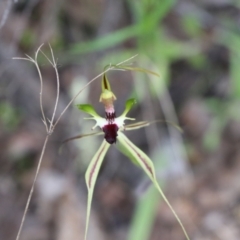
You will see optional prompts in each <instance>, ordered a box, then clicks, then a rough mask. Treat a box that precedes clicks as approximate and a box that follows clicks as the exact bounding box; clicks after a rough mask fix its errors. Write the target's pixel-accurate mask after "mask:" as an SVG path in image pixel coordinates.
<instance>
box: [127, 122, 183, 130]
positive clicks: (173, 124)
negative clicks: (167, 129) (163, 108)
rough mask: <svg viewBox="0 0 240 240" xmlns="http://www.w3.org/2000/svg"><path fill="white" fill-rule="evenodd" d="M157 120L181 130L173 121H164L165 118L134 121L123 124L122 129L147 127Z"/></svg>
mask: <svg viewBox="0 0 240 240" xmlns="http://www.w3.org/2000/svg"><path fill="white" fill-rule="evenodd" d="M159 122H161V123H166V124H169V125H171V126H172V127H174V128H176V129H177V130H178V131H179V132H181V133H182V132H183V130H182V128H181V127H179V126H178V125H176V124H175V123H172V122H169V121H165V120H155V121H141V122H136V123H132V124H128V125H125V126H124V130H127V131H131V130H136V129H139V128H143V127H148V126H149V125H151V124H153V123H159Z"/></svg>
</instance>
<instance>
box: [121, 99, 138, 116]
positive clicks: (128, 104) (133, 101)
mask: <svg viewBox="0 0 240 240" xmlns="http://www.w3.org/2000/svg"><path fill="white" fill-rule="evenodd" d="M136 103H137V101H136V99H135V98H131V99H128V100H127V102H126V104H125V110H124V112H123V113H122V115H121V116H126V115H127V113H128V112H129V111H130V110H131V108H132V106H133V105H134V104H136Z"/></svg>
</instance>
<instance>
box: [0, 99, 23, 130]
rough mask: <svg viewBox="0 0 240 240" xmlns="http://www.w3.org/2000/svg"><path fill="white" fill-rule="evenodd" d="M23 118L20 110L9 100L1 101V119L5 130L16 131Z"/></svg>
mask: <svg viewBox="0 0 240 240" xmlns="http://www.w3.org/2000/svg"><path fill="white" fill-rule="evenodd" d="M20 120H21V115H20V112H19V111H18V110H17V109H16V108H15V107H14V106H12V105H11V104H10V103H9V102H4V101H3V102H1V103H0V121H1V123H2V124H3V128H4V131H14V130H15V129H16V127H17V126H18V124H19V122H20Z"/></svg>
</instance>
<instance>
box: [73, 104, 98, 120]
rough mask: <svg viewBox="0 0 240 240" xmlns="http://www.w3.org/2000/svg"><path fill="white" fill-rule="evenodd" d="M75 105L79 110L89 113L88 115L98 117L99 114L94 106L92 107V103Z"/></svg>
mask: <svg viewBox="0 0 240 240" xmlns="http://www.w3.org/2000/svg"><path fill="white" fill-rule="evenodd" d="M76 106H77V108H78V109H79V110H81V111H83V112H86V113H88V114H90V115H91V116H93V117H100V116H99V115H98V114H97V113H96V111H95V109H94V107H93V106H92V105H90V104H77V105H76Z"/></svg>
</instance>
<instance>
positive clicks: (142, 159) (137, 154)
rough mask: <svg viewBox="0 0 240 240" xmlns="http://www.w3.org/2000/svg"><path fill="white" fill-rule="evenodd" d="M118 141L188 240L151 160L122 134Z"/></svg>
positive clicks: (119, 134) (188, 239)
mask: <svg viewBox="0 0 240 240" xmlns="http://www.w3.org/2000/svg"><path fill="white" fill-rule="evenodd" d="M118 141H119V142H120V143H121V144H122V145H125V147H126V148H127V150H128V151H129V153H130V154H131V155H132V157H134V158H135V161H136V162H138V164H139V165H140V167H141V168H142V169H143V171H144V172H145V173H146V174H147V176H148V177H149V178H150V180H151V181H152V183H153V184H154V186H155V187H156V189H157V190H158V192H159V193H160V195H161V196H162V198H163V200H164V201H165V202H166V204H167V205H168V207H169V208H170V210H171V211H172V213H173V215H174V217H175V218H176V220H177V221H178V223H179V225H180V226H181V228H182V230H183V233H184V235H185V237H186V239H187V240H190V238H189V236H188V234H187V231H186V230H185V228H184V226H183V224H182V222H181V220H180V218H179V217H178V215H177V213H176V212H175V210H174V209H173V207H172V205H171V204H170V202H169V201H168V199H167V197H166V196H165V194H164V193H163V191H162V189H161V187H160V186H159V184H158V181H157V178H156V175H155V168H154V165H153V163H152V161H151V159H150V158H149V157H148V156H147V155H146V154H145V153H144V152H143V151H142V150H141V149H139V148H138V147H137V146H136V145H134V144H133V143H132V142H131V141H130V140H129V139H128V138H127V137H126V136H125V135H124V134H123V133H122V132H119V133H118Z"/></svg>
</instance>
